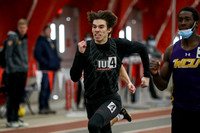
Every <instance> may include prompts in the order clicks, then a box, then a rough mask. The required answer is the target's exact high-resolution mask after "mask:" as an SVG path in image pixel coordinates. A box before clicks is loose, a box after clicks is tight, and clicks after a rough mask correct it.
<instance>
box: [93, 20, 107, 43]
mask: <svg viewBox="0 0 200 133" xmlns="http://www.w3.org/2000/svg"><path fill="white" fill-rule="evenodd" d="M110 32H111V28H107V24H106V21H105V20H103V19H95V20H94V21H93V24H92V33H93V37H94V40H95V43H97V44H105V43H106V42H107V40H108V33H110Z"/></svg>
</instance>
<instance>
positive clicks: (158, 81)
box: [150, 45, 173, 91]
mask: <svg viewBox="0 0 200 133" xmlns="http://www.w3.org/2000/svg"><path fill="white" fill-rule="evenodd" d="M172 50H173V45H171V46H169V47H168V48H167V49H166V51H165V53H164V59H163V66H162V68H161V70H160V72H159V67H160V62H159V60H155V59H154V60H151V61H150V71H151V73H152V74H153V75H156V74H157V73H158V74H159V75H157V76H153V81H154V83H155V85H156V87H157V88H158V89H159V90H161V91H163V90H165V89H166V88H167V86H168V83H169V79H170V76H171V73H172V70H171V69H170V66H169V64H170V57H171V53H172Z"/></svg>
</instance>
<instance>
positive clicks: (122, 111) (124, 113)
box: [120, 108, 132, 122]
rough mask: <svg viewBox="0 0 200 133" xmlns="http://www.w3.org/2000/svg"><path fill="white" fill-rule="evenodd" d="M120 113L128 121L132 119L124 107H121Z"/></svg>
mask: <svg viewBox="0 0 200 133" xmlns="http://www.w3.org/2000/svg"><path fill="white" fill-rule="evenodd" d="M120 114H122V115H124V119H126V120H128V121H129V122H131V121H132V117H131V115H130V114H129V113H128V112H127V111H126V109H125V108H122V109H121V111H120Z"/></svg>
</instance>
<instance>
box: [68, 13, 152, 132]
mask: <svg viewBox="0 0 200 133" xmlns="http://www.w3.org/2000/svg"><path fill="white" fill-rule="evenodd" d="M88 19H89V22H90V24H91V25H92V33H93V38H94V39H93V40H91V41H87V42H86V41H81V42H79V43H78V48H77V52H76V55H75V58H74V62H73V64H72V67H71V69H70V76H71V79H72V80H73V81H74V82H77V81H78V80H79V79H80V77H81V75H82V71H83V70H84V87H85V98H86V110H87V115H88V119H89V122H88V130H89V132H90V133H110V132H112V130H111V125H110V121H111V120H112V119H113V118H114V117H116V116H117V114H119V113H120V110H121V108H122V105H121V97H120V95H119V94H118V93H117V92H118V78H119V74H120V69H121V65H122V59H123V57H124V56H125V55H126V54H131V53H139V54H140V56H141V58H142V62H143V67H144V77H143V78H142V83H141V86H142V87H147V86H148V84H149V77H150V71H149V58H148V53H147V51H146V47H145V46H144V45H143V44H141V43H139V42H131V41H128V40H126V39H120V38H116V39H114V38H109V35H110V33H111V31H112V28H113V27H114V26H115V25H116V23H117V17H116V16H115V15H114V14H113V13H112V12H109V11H98V12H97V13H95V12H88ZM132 89H133V88H132ZM130 91H131V92H132V91H133V90H130Z"/></svg>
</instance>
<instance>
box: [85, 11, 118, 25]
mask: <svg viewBox="0 0 200 133" xmlns="http://www.w3.org/2000/svg"><path fill="white" fill-rule="evenodd" d="M87 14H88V20H89V22H90V24H93V21H94V20H95V19H103V20H105V21H106V23H107V27H108V28H113V27H114V26H115V25H116V24H117V19H118V18H117V16H116V15H115V14H114V13H112V12H110V11H107V10H105V11H101V10H100V11H98V12H97V13H96V12H93V11H91V12H88V13H87Z"/></svg>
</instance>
